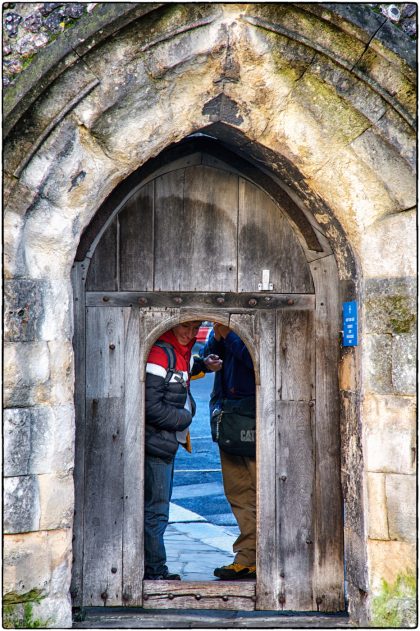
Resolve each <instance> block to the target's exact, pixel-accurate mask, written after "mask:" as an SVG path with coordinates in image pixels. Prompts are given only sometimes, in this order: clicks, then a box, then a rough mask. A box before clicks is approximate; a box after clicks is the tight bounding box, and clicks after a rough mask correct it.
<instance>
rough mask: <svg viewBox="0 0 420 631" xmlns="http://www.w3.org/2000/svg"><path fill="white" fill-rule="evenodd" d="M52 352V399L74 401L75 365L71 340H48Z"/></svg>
mask: <svg viewBox="0 0 420 631" xmlns="http://www.w3.org/2000/svg"><path fill="white" fill-rule="evenodd" d="M48 349H49V353H50V378H51V401H52V402H54V403H55V404H57V403H70V402H71V401H73V385H74V367H73V347H72V344H71V342H69V341H65V340H61V341H52V342H48Z"/></svg>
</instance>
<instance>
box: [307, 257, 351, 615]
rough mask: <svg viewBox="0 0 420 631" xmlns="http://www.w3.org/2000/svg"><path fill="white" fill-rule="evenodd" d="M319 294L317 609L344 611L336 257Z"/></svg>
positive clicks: (322, 271) (322, 265)
mask: <svg viewBox="0 0 420 631" xmlns="http://www.w3.org/2000/svg"><path fill="white" fill-rule="evenodd" d="M311 270H312V275H313V279H314V283H315V288H316V296H317V302H316V311H315V341H316V408H315V414H316V434H315V461H316V473H315V476H316V484H315V505H316V515H315V563H314V583H313V584H314V598H315V603H314V606H315V608H317V609H319V610H320V611H340V610H342V609H344V589H343V584H344V563H343V502H342V494H341V481H340V468H341V461H340V409H339V389H338V372H337V367H338V357H339V330H340V305H339V301H338V274H337V266H336V261H335V258H334V256H333V255H332V256H329V257H325V258H323V259H321V260H319V261H314V262H313V263H311Z"/></svg>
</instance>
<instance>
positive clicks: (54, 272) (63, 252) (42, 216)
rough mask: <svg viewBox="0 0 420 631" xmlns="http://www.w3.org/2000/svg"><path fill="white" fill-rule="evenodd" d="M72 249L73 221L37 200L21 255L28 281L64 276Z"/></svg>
mask: <svg viewBox="0 0 420 631" xmlns="http://www.w3.org/2000/svg"><path fill="white" fill-rule="evenodd" d="M32 162H33V161H32ZM31 164H32V163H31ZM76 247H77V241H76V238H75V234H74V230H73V219H72V218H71V217H68V216H65V215H64V214H63V213H61V212H60V210H59V209H57V208H55V207H54V206H52V204H51V203H50V202H48V201H47V200H46V199H44V198H41V199H40V200H39V202H37V203H36V204H35V205H34V208H33V209H32V212H31V214H30V216H29V217H28V219H27V220H26V223H25V229H24V252H25V259H26V263H27V266H28V269H30V274H31V278H54V279H58V278H66V277H68V274H69V270H70V268H71V264H72V262H73V261H72V257H73V256H74V251H75V250H76Z"/></svg>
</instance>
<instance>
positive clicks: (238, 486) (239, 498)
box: [203, 323, 256, 580]
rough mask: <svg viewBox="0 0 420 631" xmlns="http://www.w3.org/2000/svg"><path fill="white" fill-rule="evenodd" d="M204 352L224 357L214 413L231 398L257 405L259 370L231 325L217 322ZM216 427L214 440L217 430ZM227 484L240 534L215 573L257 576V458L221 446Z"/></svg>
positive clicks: (212, 402)
mask: <svg viewBox="0 0 420 631" xmlns="http://www.w3.org/2000/svg"><path fill="white" fill-rule="evenodd" d="M203 354H204V356H206V355H208V354H215V355H218V356H219V357H220V359H222V360H223V366H222V369H221V370H220V371H219V372H216V373H215V378H214V388H213V392H212V395H211V399H210V416H211V418H212V415H213V412H214V411H215V410H217V409H222V410H223V406H224V405H225V406H226V404H227V403H228V402H229V401H230V400H236V401H238V400H241V401H244V402H245V400H246V401H247V402H248V401H249V402H250V403H251V405H253V406H254V407H255V374H254V367H253V364H252V359H251V356H250V354H249V351H248V349H247V348H246V346H245V344H244V343H243V341H242V340H241V338H240V337H239V336H238V335H236V333H234V332H233V331H231V329H229V328H228V327H227V326H224V325H222V324H218V323H215V324H214V326H213V331H211V332H210V335H209V338H208V341H207V343H206V345H205V347H204V349H203ZM214 429H215V428H214V427H212V435H213V440H215V438H216V436H215V431H214ZM220 462H221V466H222V476H223V486H224V490H225V494H226V498H227V500H228V502H229V504H230V506H231V508H232V512H233V514H234V515H235V519H236V521H237V522H238V526H239V530H240V534H239V537H238V538H237V539H236V541H235V543H234V544H233V551H234V553H235V558H234V561H233V563H231V564H230V565H227V566H223V567H220V568H216V569H215V570H214V575H215V576H217V577H218V578H221V579H224V580H232V579H242V578H246V579H248V578H255V577H256V567H255V554H256V465H255V458H252V457H249V456H236V455H235V456H234V455H231V454H228V453H226V452H224V451H223V450H222V449H220Z"/></svg>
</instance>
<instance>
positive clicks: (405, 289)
mask: <svg viewBox="0 0 420 631" xmlns="http://www.w3.org/2000/svg"><path fill="white" fill-rule="evenodd" d="M363 306H364V310H365V333H379V334H381V333H388V334H392V335H400V334H405V333H410V332H411V331H413V330H414V329H415V324H416V313H417V298H416V280H415V279H414V278H395V279H393V278H391V279H387V278H381V279H379V278H378V279H371V280H369V281H368V282H367V283H366V286H365V300H364V302H363Z"/></svg>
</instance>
